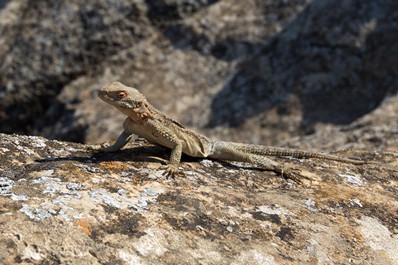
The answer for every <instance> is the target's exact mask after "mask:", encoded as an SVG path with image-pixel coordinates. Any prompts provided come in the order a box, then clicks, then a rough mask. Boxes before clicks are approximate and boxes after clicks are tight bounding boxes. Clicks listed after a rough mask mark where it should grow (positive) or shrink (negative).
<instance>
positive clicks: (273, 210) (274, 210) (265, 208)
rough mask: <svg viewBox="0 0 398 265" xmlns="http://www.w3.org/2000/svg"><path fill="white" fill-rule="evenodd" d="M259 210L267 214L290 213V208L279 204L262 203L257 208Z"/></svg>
mask: <svg viewBox="0 0 398 265" xmlns="http://www.w3.org/2000/svg"><path fill="white" fill-rule="evenodd" d="M257 210H258V211H260V212H263V213H266V214H276V215H289V211H288V210H285V209H283V208H282V207H279V206H278V205H272V206H269V205H261V206H259V207H258V208H257Z"/></svg>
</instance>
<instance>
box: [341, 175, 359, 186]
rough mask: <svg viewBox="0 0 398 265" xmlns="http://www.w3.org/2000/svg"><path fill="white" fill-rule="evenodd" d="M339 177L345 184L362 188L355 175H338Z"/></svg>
mask: <svg viewBox="0 0 398 265" xmlns="http://www.w3.org/2000/svg"><path fill="white" fill-rule="evenodd" d="M338 176H339V177H341V178H344V179H346V180H347V182H349V183H351V184H353V185H355V186H362V185H363V182H362V180H361V178H360V177H357V176H355V175H349V174H338Z"/></svg>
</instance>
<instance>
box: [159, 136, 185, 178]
mask: <svg viewBox="0 0 398 265" xmlns="http://www.w3.org/2000/svg"><path fill="white" fill-rule="evenodd" d="M181 155H182V144H181V143H178V144H177V145H176V146H175V147H174V148H173V149H172V150H171V154H170V158H169V163H168V164H167V165H166V166H164V167H163V168H164V170H165V172H164V173H163V175H164V176H166V177H167V178H168V177H170V176H171V177H173V178H174V177H175V176H176V175H180V174H181V173H180V171H179V169H178V165H179V163H180V161H181Z"/></svg>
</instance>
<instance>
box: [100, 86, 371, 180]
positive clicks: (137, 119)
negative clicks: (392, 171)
mask: <svg viewBox="0 0 398 265" xmlns="http://www.w3.org/2000/svg"><path fill="white" fill-rule="evenodd" d="M98 97H99V98H100V99H102V100H103V101H105V102H106V103H108V104H110V105H112V106H114V107H116V108H117V109H118V110H119V111H120V112H122V113H123V114H124V115H126V116H127V118H126V119H125V121H124V123H123V128H124V129H123V131H122V133H121V134H120V135H119V137H118V138H117V140H116V141H115V142H114V143H113V144H112V145H110V146H109V145H106V144H104V145H103V146H102V149H101V150H102V151H103V152H116V151H118V150H120V149H121V148H122V147H124V146H125V145H126V144H127V143H128V142H129V141H130V140H131V138H132V137H133V136H134V135H137V136H140V137H142V138H145V139H146V140H148V141H149V142H150V143H153V144H157V145H161V146H164V147H167V148H169V149H171V154H170V157H169V161H168V163H167V165H165V166H162V169H164V170H165V171H164V175H166V177H169V176H172V177H175V176H177V175H180V174H181V172H180V171H179V169H178V166H179V163H180V161H181V156H182V153H184V154H186V155H189V156H192V157H198V158H210V159H216V160H227V161H239V162H247V163H251V164H254V165H256V166H258V167H260V168H262V169H264V170H269V171H274V172H276V173H277V174H281V175H282V176H284V177H286V178H289V179H292V180H294V181H296V182H301V180H300V179H299V178H298V177H296V176H295V174H294V173H293V171H292V170H291V169H290V168H285V167H284V166H283V165H280V163H277V162H276V161H274V160H271V159H270V158H268V156H282V157H295V158H318V159H325V160H334V161H338V162H343V163H351V164H356V165H361V164H364V163H366V162H365V161H362V160H355V159H349V158H345V157H341V156H337V155H332V154H327V153H318V152H313V151H306V150H300V149H290V148H282V147H271V146H265V145H255V144H244V143H235V142H226V141H215V140H212V139H210V138H208V137H206V136H204V135H201V134H199V133H196V132H195V131H193V130H190V129H188V128H185V127H184V126H183V125H181V124H180V123H179V122H177V121H175V120H173V119H171V118H169V117H167V116H166V115H165V114H163V113H161V112H160V111H159V110H157V109H156V108H155V107H154V106H152V105H151V104H150V103H149V102H148V100H147V99H146V98H145V96H144V95H143V94H141V93H140V92H139V91H138V90H137V89H135V88H133V87H128V86H126V85H123V84H122V83H120V82H117V81H116V82H112V83H110V84H108V85H106V86H104V87H103V88H101V89H100V90H99V92H98Z"/></svg>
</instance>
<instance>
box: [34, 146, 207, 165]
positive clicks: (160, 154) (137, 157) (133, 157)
mask: <svg viewBox="0 0 398 265" xmlns="http://www.w3.org/2000/svg"><path fill="white" fill-rule="evenodd" d="M169 157H170V149H168V148H165V147H162V146H156V145H154V146H139V147H131V148H125V149H122V150H119V151H117V152H112V153H105V152H99V151H95V150H94V151H91V152H89V151H87V152H86V153H83V154H82V155H71V156H59V157H45V158H41V159H36V160H35V162H38V163H46V162H60V161H75V162H80V163H85V164H98V163H101V162H156V163H161V164H167V162H168V160H169ZM198 161H200V158H195V157H191V156H187V155H184V154H183V155H182V157H181V162H198Z"/></svg>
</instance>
